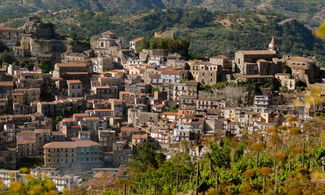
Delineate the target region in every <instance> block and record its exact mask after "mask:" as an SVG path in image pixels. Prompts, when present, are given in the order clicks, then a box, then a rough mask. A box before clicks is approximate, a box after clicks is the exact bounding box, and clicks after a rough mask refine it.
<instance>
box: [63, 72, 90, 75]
mask: <svg viewBox="0 0 325 195" xmlns="http://www.w3.org/2000/svg"><path fill="white" fill-rule="evenodd" d="M66 74H70V75H71V74H75V75H77V74H88V72H66Z"/></svg>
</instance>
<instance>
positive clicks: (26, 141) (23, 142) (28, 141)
mask: <svg viewBox="0 0 325 195" xmlns="http://www.w3.org/2000/svg"><path fill="white" fill-rule="evenodd" d="M35 143H36V140H35V139H23V140H17V144H18V145H20V144H35Z"/></svg>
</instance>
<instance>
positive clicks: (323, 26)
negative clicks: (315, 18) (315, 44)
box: [316, 22, 325, 39]
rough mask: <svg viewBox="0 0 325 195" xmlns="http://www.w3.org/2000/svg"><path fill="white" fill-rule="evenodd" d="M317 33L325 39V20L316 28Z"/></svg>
mask: <svg viewBox="0 0 325 195" xmlns="http://www.w3.org/2000/svg"><path fill="white" fill-rule="evenodd" d="M316 35H317V36H318V37H319V38H321V39H325V22H323V23H322V24H321V25H320V26H319V27H318V29H317V30H316Z"/></svg>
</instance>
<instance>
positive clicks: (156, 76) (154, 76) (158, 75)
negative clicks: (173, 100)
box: [149, 74, 161, 79]
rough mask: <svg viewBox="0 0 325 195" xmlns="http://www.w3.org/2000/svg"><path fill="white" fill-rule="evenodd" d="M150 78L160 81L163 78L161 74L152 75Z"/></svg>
mask: <svg viewBox="0 0 325 195" xmlns="http://www.w3.org/2000/svg"><path fill="white" fill-rule="evenodd" d="M149 78H152V79H160V78H161V76H160V74H150V75H149Z"/></svg>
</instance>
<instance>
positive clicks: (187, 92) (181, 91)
mask: <svg viewBox="0 0 325 195" xmlns="http://www.w3.org/2000/svg"><path fill="white" fill-rule="evenodd" d="M197 94H198V83H197V82H195V81H187V82H186V83H179V84H175V85H174V86H173V100H174V101H179V100H180V97H182V96H186V97H189V96H190V97H197Z"/></svg>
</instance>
